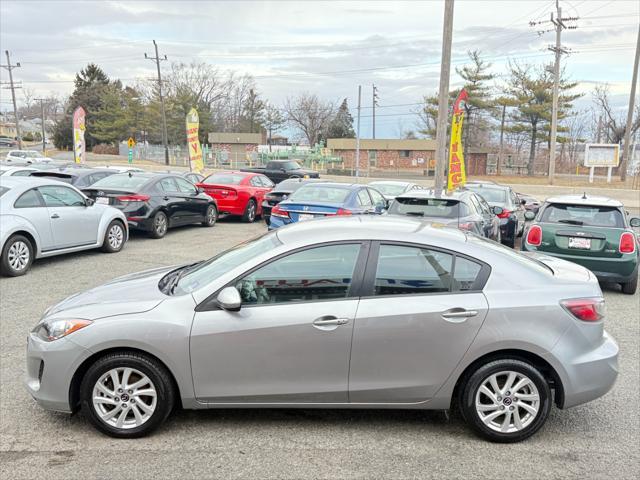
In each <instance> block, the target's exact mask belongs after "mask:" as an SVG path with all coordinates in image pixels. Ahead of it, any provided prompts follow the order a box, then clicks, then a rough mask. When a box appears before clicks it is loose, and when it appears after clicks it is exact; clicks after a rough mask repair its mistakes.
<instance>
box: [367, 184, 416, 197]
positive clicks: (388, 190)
mask: <svg viewBox="0 0 640 480" xmlns="http://www.w3.org/2000/svg"><path fill="white" fill-rule="evenodd" d="M371 186H372V187H373V188H375V189H376V190H378V191H379V192H380V193H382V194H383V195H385V196H387V197H397V196H398V195H400V194H401V193H404V191H405V190H406V188H407V186H406V185H394V184H391V183H372V184H371Z"/></svg>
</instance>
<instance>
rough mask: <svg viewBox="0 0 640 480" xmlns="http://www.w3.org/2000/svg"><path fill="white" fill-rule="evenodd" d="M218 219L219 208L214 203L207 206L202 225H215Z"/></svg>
mask: <svg viewBox="0 0 640 480" xmlns="http://www.w3.org/2000/svg"><path fill="white" fill-rule="evenodd" d="M217 220H218V209H217V208H216V207H215V206H213V205H209V206H208V207H207V213H205V215H204V221H203V222H202V225H203V226H205V227H213V226H214V225H215V224H216V221H217Z"/></svg>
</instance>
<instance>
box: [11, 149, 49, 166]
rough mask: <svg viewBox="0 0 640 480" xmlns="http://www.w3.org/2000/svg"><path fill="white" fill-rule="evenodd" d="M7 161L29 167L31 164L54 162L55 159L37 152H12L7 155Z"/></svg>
mask: <svg viewBox="0 0 640 480" xmlns="http://www.w3.org/2000/svg"><path fill="white" fill-rule="evenodd" d="M5 161H6V162H7V163H11V164H14V165H28V164H30V163H47V162H53V158H49V157H45V156H44V155H43V154H42V153H40V152H39V151H37V150H11V151H10V152H9V153H7V158H6V159H5Z"/></svg>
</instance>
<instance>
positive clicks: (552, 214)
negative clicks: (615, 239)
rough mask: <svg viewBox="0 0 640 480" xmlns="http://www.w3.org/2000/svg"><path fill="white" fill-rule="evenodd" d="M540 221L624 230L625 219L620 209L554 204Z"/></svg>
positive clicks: (549, 206) (547, 209) (548, 207)
mask: <svg viewBox="0 0 640 480" xmlns="http://www.w3.org/2000/svg"><path fill="white" fill-rule="evenodd" d="M540 221H541V222H545V223H565V224H567V225H578V226H581V225H584V226H592V227H615V228H624V217H623V216H622V212H621V211H620V210H619V209H618V208H616V207H605V206H596V205H568V204H558V203H556V204H554V203H552V204H550V205H548V206H547V207H546V208H545V209H544V212H543V213H542V217H541V218H540Z"/></svg>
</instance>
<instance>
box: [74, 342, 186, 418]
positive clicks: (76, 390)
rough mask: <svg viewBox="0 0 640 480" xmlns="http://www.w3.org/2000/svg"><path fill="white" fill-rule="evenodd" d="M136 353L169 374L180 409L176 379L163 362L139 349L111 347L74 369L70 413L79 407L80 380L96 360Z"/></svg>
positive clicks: (95, 354)
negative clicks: (144, 356)
mask: <svg viewBox="0 0 640 480" xmlns="http://www.w3.org/2000/svg"><path fill="white" fill-rule="evenodd" d="M119 352H122V353H136V354H139V355H146V356H147V357H150V358H152V359H153V360H155V361H156V362H158V363H159V364H160V365H162V366H163V367H164V368H165V369H166V370H167V372H168V373H169V377H170V378H171V383H172V388H173V390H174V392H175V394H176V405H177V406H178V407H179V408H182V397H181V395H180V387H179V386H178V382H177V381H176V377H175V375H174V373H173V372H172V371H171V369H170V368H169V367H168V366H167V364H166V363H165V362H163V361H162V360H161V359H160V358H158V357H157V356H156V355H154V354H152V353H149V352H147V351H145V350H143V349H141V348H133V347H112V348H107V349H104V350H100V351H99V352H96V353H94V354H93V355H91V356H89V357H87V358H86V359H85V360H84V361H83V362H82V363H81V364H80V365H79V366H78V368H76V371H75V372H74V373H73V377H72V378H71V383H70V384H69V407H70V408H71V411H72V412H76V411H77V410H78V408H79V406H80V385H81V384H82V379H83V378H84V376H85V374H86V373H87V370H89V368H90V367H91V365H93V364H94V363H95V362H96V361H97V360H99V359H100V358H102V357H104V356H105V355H109V354H111V353H119Z"/></svg>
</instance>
